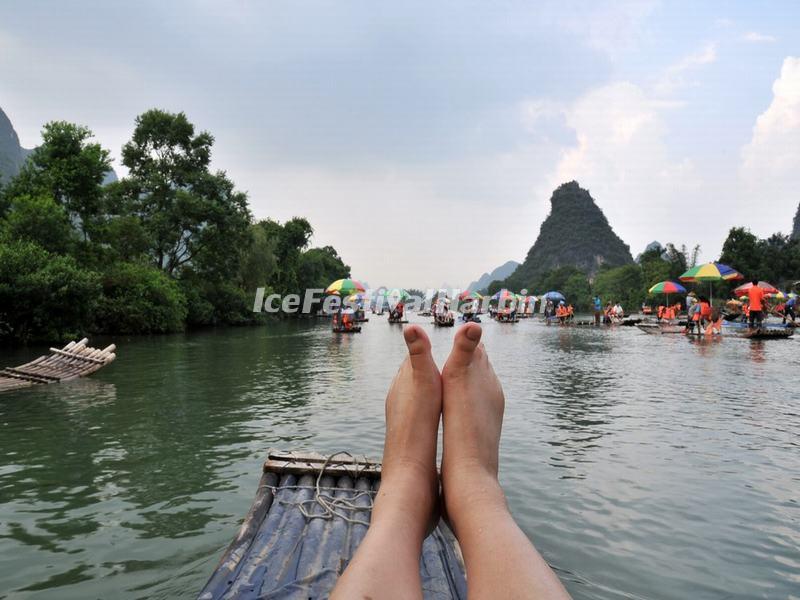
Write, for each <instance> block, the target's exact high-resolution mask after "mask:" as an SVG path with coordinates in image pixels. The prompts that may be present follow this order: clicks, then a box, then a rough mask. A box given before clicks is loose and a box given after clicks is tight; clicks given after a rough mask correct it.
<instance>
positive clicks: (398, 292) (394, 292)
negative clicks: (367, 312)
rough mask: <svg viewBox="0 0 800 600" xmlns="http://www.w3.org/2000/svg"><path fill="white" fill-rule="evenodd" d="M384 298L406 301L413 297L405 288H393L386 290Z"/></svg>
mask: <svg viewBox="0 0 800 600" xmlns="http://www.w3.org/2000/svg"><path fill="white" fill-rule="evenodd" d="M383 297H384V298H397V299H398V300H401V301H405V300H408V299H409V298H410V297H411V294H409V293H408V292H407V291H406V290H404V289H403V288H392V289H391V290H386V291H385V292H383Z"/></svg>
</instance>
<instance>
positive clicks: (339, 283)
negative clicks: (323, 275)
mask: <svg viewBox="0 0 800 600" xmlns="http://www.w3.org/2000/svg"><path fill="white" fill-rule="evenodd" d="M365 291H366V288H364V285H363V284H362V283H361V282H360V281H356V280H355V279H337V280H336V281H334V282H333V283H332V284H330V285H329V286H328V287H327V288H325V293H326V294H334V295H336V296H350V295H352V294H357V293H358V292H365Z"/></svg>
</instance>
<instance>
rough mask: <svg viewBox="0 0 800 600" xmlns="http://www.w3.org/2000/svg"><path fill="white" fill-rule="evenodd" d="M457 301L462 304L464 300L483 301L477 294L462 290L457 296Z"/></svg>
mask: <svg viewBox="0 0 800 600" xmlns="http://www.w3.org/2000/svg"><path fill="white" fill-rule="evenodd" d="M458 299H459V300H460V301H462V302H463V301H464V300H483V296H481V295H480V294H479V293H478V292H472V291H470V290H464V291H463V292H461V293H460V294H459V295H458Z"/></svg>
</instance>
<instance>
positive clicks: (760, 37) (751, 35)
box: [742, 31, 777, 44]
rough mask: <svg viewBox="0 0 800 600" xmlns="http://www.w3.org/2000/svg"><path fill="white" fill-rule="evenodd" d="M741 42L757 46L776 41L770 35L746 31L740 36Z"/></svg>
mask: <svg viewBox="0 0 800 600" xmlns="http://www.w3.org/2000/svg"><path fill="white" fill-rule="evenodd" d="M742 41H743V42H751V43H755V44H758V43H763V42H767V43H772V42H775V41H777V40H776V38H775V37H774V36H772V35H767V34H764V33H759V32H757V31H748V32H747V33H745V34H744V35H743V36H742Z"/></svg>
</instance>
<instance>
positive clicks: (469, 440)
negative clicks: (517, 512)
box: [442, 323, 505, 518]
mask: <svg viewBox="0 0 800 600" xmlns="http://www.w3.org/2000/svg"><path fill="white" fill-rule="evenodd" d="M480 339H481V328H480V325H477V324H476V323H467V324H466V325H464V326H463V327H462V328H461V329H460V330H459V331H458V332H457V333H456V336H455V340H454V341H453V350H452V352H451V353H450V357H449V358H448V359H447V362H446V363H445V366H444V368H443V369H442V381H443V410H442V420H443V423H444V453H443V456H442V479H443V483H444V488H445V496H444V498H445V502H446V508H447V512H448V515H449V516H450V517H451V518H452V517H455V516H458V512H459V510H458V509H459V507H460V504H462V503H463V502H467V503H469V502H472V501H474V500H475V499H474V498H471V497H472V496H475V495H478V496H481V497H482V499H483V500H486V499H491V500H493V501H501V503H503V504H504V502H503V499H502V491H501V490H500V489H499V487H500V486H499V484H498V483H497V468H498V453H499V447H500V431H501V429H502V427H503V410H504V408H505V397H504V396H503V388H502V387H501V385H500V382H499V381H498V379H497V376H496V375H495V373H494V369H493V368H492V365H491V364H490V363H489V358H488V356H487V355H486V350H485V349H484V347H483V344H481V343H480ZM489 488H491V489H489ZM486 492H490V497H489V498H487V497H486Z"/></svg>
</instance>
